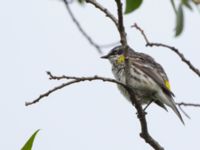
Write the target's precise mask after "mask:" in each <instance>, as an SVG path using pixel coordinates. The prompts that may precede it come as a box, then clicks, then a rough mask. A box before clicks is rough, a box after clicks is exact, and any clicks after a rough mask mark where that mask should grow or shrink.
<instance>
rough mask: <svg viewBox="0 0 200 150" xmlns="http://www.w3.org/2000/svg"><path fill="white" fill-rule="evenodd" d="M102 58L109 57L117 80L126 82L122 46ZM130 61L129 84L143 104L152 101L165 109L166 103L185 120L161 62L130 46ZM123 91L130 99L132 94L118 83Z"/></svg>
mask: <svg viewBox="0 0 200 150" xmlns="http://www.w3.org/2000/svg"><path fill="white" fill-rule="evenodd" d="M101 58H106V59H109V60H110V62H111V64H112V72H113V74H114V76H115V78H116V80H118V81H120V82H122V83H124V84H126V79H125V56H124V49H123V47H122V46H117V47H115V48H113V49H112V50H111V51H110V52H109V53H108V54H107V55H105V56H102V57H101ZM128 61H129V64H130V65H129V67H130V68H129V69H130V70H129V73H130V75H129V77H130V79H129V80H128V81H129V86H130V87H131V89H132V90H133V91H134V93H135V94H137V97H139V99H140V102H141V104H148V103H151V102H152V101H153V102H155V103H156V104H157V105H159V106H161V107H162V108H164V109H165V110H167V109H166V107H165V105H167V106H169V107H171V108H172V110H173V111H174V112H175V113H176V114H177V116H178V117H179V118H180V120H181V122H182V123H183V124H184V121H183V119H182V117H181V114H180V112H179V111H178V109H177V107H176V104H175V102H174V100H173V96H174V94H173V93H172V92H171V89H170V84H169V80H168V77H167V75H166V73H165V71H164V69H163V68H162V66H161V65H160V64H158V63H157V62H155V60H154V59H153V58H152V57H151V56H149V55H147V54H144V53H139V52H135V51H133V50H132V49H131V48H128ZM118 87H119V89H120V91H121V93H122V94H123V95H124V96H125V97H126V98H127V99H128V100H129V101H131V99H130V95H129V94H128V92H127V91H126V90H125V89H124V88H123V87H122V86H120V85H118Z"/></svg>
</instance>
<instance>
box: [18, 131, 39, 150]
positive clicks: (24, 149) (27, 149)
mask: <svg viewBox="0 0 200 150" xmlns="http://www.w3.org/2000/svg"><path fill="white" fill-rule="evenodd" d="M39 131H40V130H39V129H38V130H37V131H35V132H34V133H33V134H32V136H31V137H30V138H29V139H28V141H27V142H26V143H25V145H24V146H23V147H22V149H21V150H31V149H32V146H33V142H34V140H35V136H36V135H37V133H38V132H39Z"/></svg>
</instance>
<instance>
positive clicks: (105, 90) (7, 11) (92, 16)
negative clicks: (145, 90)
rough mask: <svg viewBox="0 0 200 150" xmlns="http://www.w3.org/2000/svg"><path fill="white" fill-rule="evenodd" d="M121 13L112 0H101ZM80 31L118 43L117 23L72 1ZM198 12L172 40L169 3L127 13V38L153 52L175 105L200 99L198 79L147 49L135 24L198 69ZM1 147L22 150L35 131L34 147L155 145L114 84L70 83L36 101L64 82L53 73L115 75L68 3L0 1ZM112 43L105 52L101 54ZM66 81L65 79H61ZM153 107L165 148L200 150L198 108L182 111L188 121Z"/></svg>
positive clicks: (150, 117)
mask: <svg viewBox="0 0 200 150" xmlns="http://www.w3.org/2000/svg"><path fill="white" fill-rule="evenodd" d="M99 2H101V3H102V4H103V5H104V6H105V7H106V8H108V9H109V10H110V11H111V12H112V13H113V14H115V15H116V7H115V3H114V1H99ZM71 8H72V11H73V12H74V14H75V16H76V17H77V19H78V20H79V21H80V22H81V25H82V26H83V28H84V29H85V30H86V31H87V32H88V34H89V35H90V36H91V37H92V38H93V39H94V41H96V42H97V43H99V44H109V43H113V42H116V41H119V35H118V33H117V30H116V28H115V26H114V24H113V23H112V22H111V21H110V20H109V19H108V18H106V17H105V16H104V15H103V14H102V13H101V12H100V11H99V10H96V9H95V8H94V7H93V6H91V5H89V4H88V5H85V6H79V5H78V4H77V3H74V4H72V5H71ZM199 17H200V13H199V12H198V11H197V9H195V8H194V9H193V11H192V12H190V11H188V10H186V11H185V21H186V22H185V29H184V32H183V34H182V35H181V36H180V37H178V38H174V36H173V35H174V26H175V16H174V12H173V10H172V7H171V5H170V2H169V1H160V0H154V1H150V0H148V1H145V2H144V3H143V5H142V6H141V8H140V9H139V10H137V11H135V12H134V13H132V14H130V15H126V16H125V18H124V19H125V21H124V22H125V27H126V31H127V34H128V43H129V44H130V45H131V47H132V48H133V49H134V50H136V51H140V52H144V53H147V54H150V55H151V56H152V57H154V58H155V60H156V61H158V62H159V63H160V64H162V66H163V67H164V69H165V71H166V73H167V74H168V77H169V79H170V83H171V87H172V90H173V92H174V93H175V95H176V97H175V101H177V102H181V101H184V102H188V103H190V102H194V103H200V96H199V89H200V80H199V77H198V76H197V75H196V74H194V73H193V72H192V71H191V70H190V69H189V68H188V66H187V65H186V64H184V63H183V62H182V61H181V60H180V58H179V57H178V56H177V55H176V54H175V53H173V52H172V51H170V50H168V49H164V48H147V47H145V42H144V39H143V37H142V36H141V34H140V33H139V32H138V31H136V30H135V29H133V28H130V26H131V25H132V24H133V23H135V22H137V23H138V25H140V26H141V27H142V28H143V29H144V31H145V32H146V34H147V36H148V38H149V40H150V41H152V42H161V43H165V44H169V45H172V46H175V47H177V48H178V49H179V50H180V52H182V53H183V54H184V55H185V56H186V58H188V59H189V60H190V61H191V62H192V63H193V65H194V66H196V67H197V68H200V61H199V56H200V45H199V35H200V30H199V27H200V19H199ZM0 20H1V24H0V33H1V34H0V41H1V43H0V68H1V78H0V83H1V85H0V90H1V94H0V118H1V125H0V133H1V134H0V149H3V150H19V149H20V148H21V147H22V146H23V145H24V143H25V141H26V140H27V139H28V138H29V137H30V136H31V134H32V133H33V132H34V131H36V130H37V129H41V131H40V132H39V133H38V135H37V137H36V140H35V143H34V147H33V150H45V149H48V150H63V149H70V150H79V149H82V150H93V149H95V150H102V149H115V150H121V149H126V150H132V149H144V150H151V147H150V146H149V145H147V144H145V142H144V141H143V139H141V138H140V137H139V133H140V125H139V121H138V119H137V117H136V111H135V108H134V107H133V106H131V104H130V103H129V102H127V101H126V99H125V98H124V97H123V96H122V95H121V94H120V92H119V91H118V89H117V88H116V85H114V84H110V83H103V82H100V81H94V82H84V83H80V84H76V85H71V86H69V87H66V88H64V89H62V90H60V91H57V92H56V93H53V94H52V95H50V96H49V97H47V98H44V99H42V100H41V101H40V102H39V103H37V104H34V105H32V106H29V107H26V106H25V102H26V101H32V100H34V99H35V98H37V97H38V96H39V95H40V94H42V93H43V92H46V91H48V90H49V89H51V88H53V87H54V86H56V85H59V84H61V83H62V81H50V80H49V79H48V76H47V75H46V73H45V72H46V71H51V72H52V73H53V74H55V75H63V74H65V75H69V76H94V75H100V76H105V77H110V78H113V75H112V72H111V65H110V63H109V62H108V61H106V60H102V59H100V56H101V55H99V54H98V53H97V51H96V49H94V47H92V46H91V45H90V44H89V43H88V41H87V40H86V39H85V38H84V37H83V36H82V35H81V34H80V32H79V31H78V30H77V28H76V26H75V25H74V23H73V22H72V20H71V18H70V16H69V15H68V13H67V11H66V8H65V6H64V4H63V3H62V2H60V1H57V0H18V1H14V0H10V1H1V2H0ZM109 50H110V48H106V49H104V51H103V52H104V54H105V53H107V52H108V51H109ZM63 82H64V81H63ZM168 110H169V112H166V111H164V110H163V109H161V108H159V107H157V106H156V105H154V104H152V105H151V106H150V107H149V108H148V110H147V113H148V114H147V121H148V126H149V131H150V134H151V135H152V136H153V137H154V138H155V139H157V140H158V141H159V143H160V144H161V145H162V146H163V147H165V149H166V150H169V149H170V150H175V149H183V150H187V149H193V150H198V149H199V148H200V143H199V135H200V130H199V126H200V121H199V115H200V109H199V108H194V107H191V108H184V110H185V111H186V112H187V113H188V114H189V115H190V117H191V119H187V118H186V117H185V116H184V115H183V118H184V121H185V126H184V125H182V124H181V122H180V120H179V119H178V117H177V116H176V115H175V114H174V113H173V112H172V111H171V109H168Z"/></svg>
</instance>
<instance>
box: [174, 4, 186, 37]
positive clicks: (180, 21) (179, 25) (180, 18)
mask: <svg viewBox="0 0 200 150" xmlns="http://www.w3.org/2000/svg"><path fill="white" fill-rule="evenodd" d="M182 6H183V5H182V4H180V5H179V7H178V11H177V14H176V28H175V30H176V33H175V36H179V35H180V34H181V33H182V31H183V26H184V15H183V7H182Z"/></svg>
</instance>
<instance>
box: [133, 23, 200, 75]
mask: <svg viewBox="0 0 200 150" xmlns="http://www.w3.org/2000/svg"><path fill="white" fill-rule="evenodd" d="M131 27H135V28H136V29H137V30H139V31H140V32H141V34H142V36H143V37H144V39H145V41H146V46H150V47H153V46H157V47H160V46H161V47H165V48H168V49H170V50H172V51H173V52H175V53H176V54H177V55H178V56H179V57H180V58H181V60H182V61H183V62H184V63H186V64H187V65H188V67H189V68H190V70H192V71H193V72H194V73H196V74H197V75H198V76H199V77H200V71H199V69H197V68H196V67H194V65H192V63H191V62H190V61H189V60H188V59H186V58H185V56H184V55H183V54H182V53H180V52H179V50H178V49H177V48H175V47H173V46H169V45H166V44H162V43H153V42H149V40H148V38H147V36H146V34H145V33H144V31H143V30H142V29H141V28H140V27H139V26H138V25H137V24H136V23H135V24H134V25H132V26H131Z"/></svg>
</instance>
